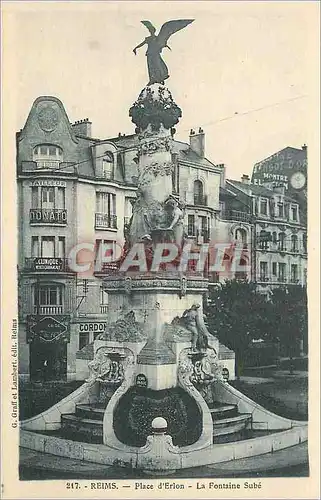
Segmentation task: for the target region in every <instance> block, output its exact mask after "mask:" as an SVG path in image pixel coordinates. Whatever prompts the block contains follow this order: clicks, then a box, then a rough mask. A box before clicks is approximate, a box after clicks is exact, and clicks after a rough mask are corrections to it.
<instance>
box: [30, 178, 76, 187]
mask: <svg viewBox="0 0 321 500" xmlns="http://www.w3.org/2000/svg"><path fill="white" fill-rule="evenodd" d="M66 185H67V184H66V181H59V180H54V179H42V180H36V181H31V182H30V186H31V187H37V186H39V187H40V186H44V187H66Z"/></svg>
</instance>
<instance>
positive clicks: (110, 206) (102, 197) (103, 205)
mask: <svg viewBox="0 0 321 500" xmlns="http://www.w3.org/2000/svg"><path fill="white" fill-rule="evenodd" d="M96 212H99V213H102V214H108V215H114V214H115V213H116V195H115V194H111V193H97V194H96Z"/></svg>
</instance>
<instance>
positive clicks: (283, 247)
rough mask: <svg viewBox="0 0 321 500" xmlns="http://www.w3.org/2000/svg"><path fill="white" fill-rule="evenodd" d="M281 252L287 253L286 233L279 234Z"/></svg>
mask: <svg viewBox="0 0 321 500" xmlns="http://www.w3.org/2000/svg"><path fill="white" fill-rule="evenodd" d="M279 250H280V251H281V252H285V251H286V245H285V233H280V234H279Z"/></svg>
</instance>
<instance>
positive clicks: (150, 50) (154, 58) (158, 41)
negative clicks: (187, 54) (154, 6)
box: [133, 19, 194, 85]
mask: <svg viewBox="0 0 321 500" xmlns="http://www.w3.org/2000/svg"><path fill="white" fill-rule="evenodd" d="M193 21H194V19H177V20H173V21H167V22H166V23H164V24H163V26H162V27H161V29H160V31H159V33H158V35H156V34H155V33H156V28H155V27H154V26H153V25H152V23H151V22H150V21H141V22H142V24H143V25H144V26H146V28H147V29H148V31H149V32H150V36H148V37H146V38H145V40H144V41H143V42H142V43H140V44H139V45H137V47H135V48H134V50H133V52H134V54H135V55H136V51H137V49H139V48H140V47H143V45H147V51H146V56H147V67H148V75H149V82H148V85H152V84H153V83H162V84H163V83H164V81H165V80H166V79H167V78H168V77H169V74H168V68H167V66H166V64H165V62H164V61H163V59H162V57H161V52H162V50H163V49H164V48H165V47H166V48H168V49H170V47H169V46H168V45H167V42H168V39H169V38H170V36H171V35H173V34H174V33H176V31H179V30H181V29H183V28H185V27H186V26H187V25H188V24H190V23H192V22H193ZM170 50H171V49H170Z"/></svg>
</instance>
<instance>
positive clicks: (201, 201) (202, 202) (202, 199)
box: [194, 195, 207, 207]
mask: <svg viewBox="0 0 321 500" xmlns="http://www.w3.org/2000/svg"><path fill="white" fill-rule="evenodd" d="M194 205H198V206H201V207H207V196H206V195H203V196H199V195H194Z"/></svg>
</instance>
